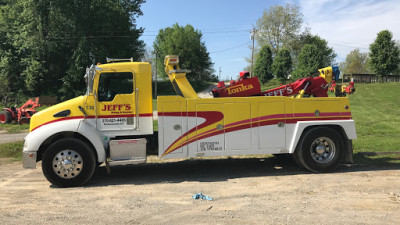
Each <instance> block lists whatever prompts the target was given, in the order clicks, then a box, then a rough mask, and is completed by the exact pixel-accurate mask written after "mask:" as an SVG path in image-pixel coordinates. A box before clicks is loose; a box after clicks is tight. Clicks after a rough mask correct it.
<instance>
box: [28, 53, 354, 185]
mask: <svg viewBox="0 0 400 225" xmlns="http://www.w3.org/2000/svg"><path fill="white" fill-rule="evenodd" d="M107 61H108V63H106V64H100V65H92V66H91V67H90V68H88V69H87V71H86V74H85V80H86V82H87V92H86V94H85V95H84V96H79V97H77V98H74V99H71V100H68V101H66V102H62V103H60V104H58V105H55V106H52V107H50V108H47V109H45V110H43V111H40V112H38V113H36V114H34V115H33V116H32V118H31V121H30V133H29V134H28V135H27V136H26V138H25V142H24V147H23V166H24V168H36V164H37V162H38V161H40V160H41V161H42V171H43V174H44V175H45V177H46V178H47V179H48V181H49V182H51V183H52V184H54V185H56V186H59V187H70V186H81V185H84V184H85V183H86V182H88V181H89V180H90V178H91V177H92V175H93V173H94V171H95V169H96V168H97V167H98V166H99V165H100V164H103V163H105V164H106V167H107V168H108V169H109V168H110V167H112V166H119V165H130V164H141V163H145V162H146V158H147V156H148V155H154V154H155V155H158V156H159V157H160V158H161V159H171V158H175V159H176V158H187V157H193V158H197V157H214V156H233V155H256V154H291V155H292V156H293V158H294V159H295V161H296V162H298V164H299V165H301V166H302V167H304V168H305V169H308V170H310V171H312V172H329V171H332V170H335V169H336V168H337V166H338V165H339V164H340V163H342V162H352V156H353V150H352V140H354V139H356V138H357V135H356V130H355V126H354V120H353V119H352V116H351V111H350V104H349V100H348V98H346V97H319V96H315V97H308V98H307V97H306V94H307V93H308V91H309V90H314V89H312V88H315V90H314V91H313V92H312V93H319V92H321V93H322V92H323V91H325V92H326V91H327V89H326V87H327V86H326V84H325V83H330V82H331V80H332V77H333V75H334V72H333V69H332V68H327V69H324V70H323V74H322V72H321V74H320V76H319V77H318V79H317V78H315V79H316V80H318V81H319V82H320V83H321V84H323V86H318V85H320V83H317V82H316V81H314V80H315V79H314V78H312V79H311V78H306V79H305V80H304V82H303V81H301V82H302V85H300V86H299V88H296V87H295V86H296V85H294V86H293V85H291V86H290V87H291V89H292V92H293V93H297V96H296V97H289V96H283V93H289V92H290V90H289V86H286V87H280V89H279V90H278V91H276V90H272V93H282V95H278V94H276V95H275V94H270V93H271V92H268V91H267V92H261V91H259V89H258V88H259V83H258V84H257V82H256V81H255V79H253V80H252V79H243V80H241V81H238V82H235V84H233V85H231V87H230V89H229V87H226V88H224V89H223V90H222V89H221V91H220V92H219V93H218V94H219V96H218V97H214V98H199V97H198V96H197V93H196V92H195V91H194V89H193V88H192V86H191V85H190V83H189V81H188V80H187V78H186V74H187V73H189V72H190V71H188V70H184V69H181V68H180V67H179V57H177V56H166V57H165V61H164V64H165V71H166V73H167V75H168V77H169V79H170V81H171V83H172V86H173V87H174V89H175V91H176V93H177V95H175V96H158V97H157V105H158V109H157V110H158V132H155V131H153V110H152V88H151V87H152V85H151V84H152V79H151V66H150V64H149V63H145V62H133V60H128V61H126V60H117V59H110V60H107ZM248 81H250V82H253V83H246V82H248ZM249 84H250V86H249ZM257 85H258V86H257ZM251 86H252V87H251ZM254 89H257V90H256V91H254ZM318 89H323V91H320V90H318ZM281 90H282V91H281ZM283 90H285V91H286V92H284V91H283ZM225 92H226V93H230V94H231V95H232V94H236V96H229V95H228V96H224V93H225ZM254 95H255V96H254ZM322 95H323V94H322ZM324 96H325V95H324Z"/></svg>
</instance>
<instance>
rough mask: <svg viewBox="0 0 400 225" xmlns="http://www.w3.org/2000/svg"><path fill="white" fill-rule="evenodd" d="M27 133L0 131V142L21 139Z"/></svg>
mask: <svg viewBox="0 0 400 225" xmlns="http://www.w3.org/2000/svg"><path fill="white" fill-rule="evenodd" d="M27 134H28V132H23V133H16V134H6V133H0V144H4V143H8V142H17V141H23V140H24V138H25V137H26V135H27Z"/></svg>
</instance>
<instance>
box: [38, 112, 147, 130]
mask: <svg viewBox="0 0 400 225" xmlns="http://www.w3.org/2000/svg"><path fill="white" fill-rule="evenodd" d="M135 116H136V115H135V114H120V115H107V116H98V117H97V118H99V119H101V118H120V117H135ZM152 116H153V113H143V114H139V117H152ZM83 118H84V117H83V116H71V117H65V118H60V119H56V120H52V121H49V122H47V123H43V124H40V125H39V126H37V127H35V128H34V129H32V131H34V130H36V129H38V128H39V127H42V126H44V125H48V124H51V123H56V122H60V121H65V120H75V119H83ZM94 118H95V116H88V117H86V119H94ZM32 131H31V132H32Z"/></svg>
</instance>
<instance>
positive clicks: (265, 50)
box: [254, 45, 274, 83]
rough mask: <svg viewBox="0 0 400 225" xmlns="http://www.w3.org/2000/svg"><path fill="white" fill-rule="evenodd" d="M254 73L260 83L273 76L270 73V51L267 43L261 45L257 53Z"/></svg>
mask: <svg viewBox="0 0 400 225" xmlns="http://www.w3.org/2000/svg"><path fill="white" fill-rule="evenodd" d="M254 75H255V76H257V77H258V78H259V79H260V81H261V82H262V83H266V82H268V81H269V80H271V79H272V78H274V76H273V75H272V51H271V48H270V47H269V46H268V45H264V46H263V47H261V49H260V51H259V52H258V55H257V60H256V63H255V65H254Z"/></svg>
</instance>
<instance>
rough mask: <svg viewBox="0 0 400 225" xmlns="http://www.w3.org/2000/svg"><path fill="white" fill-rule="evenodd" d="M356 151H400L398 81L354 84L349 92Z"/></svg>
mask: <svg viewBox="0 0 400 225" xmlns="http://www.w3.org/2000/svg"><path fill="white" fill-rule="evenodd" d="M349 99H350V107H351V112H352V116H353V119H354V121H355V123H356V131H357V140H354V141H353V144H354V149H355V151H356V152H400V117H399V115H400V83H375V84H358V85H357V84H356V92H355V93H354V94H353V95H350V97H349Z"/></svg>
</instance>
